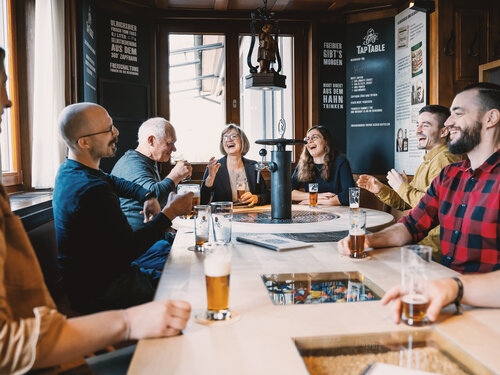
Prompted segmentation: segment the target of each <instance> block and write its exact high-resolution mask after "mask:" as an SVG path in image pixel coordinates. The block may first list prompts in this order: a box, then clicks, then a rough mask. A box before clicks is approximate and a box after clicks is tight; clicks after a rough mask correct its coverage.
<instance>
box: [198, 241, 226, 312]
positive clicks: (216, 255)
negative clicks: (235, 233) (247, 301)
mask: <svg viewBox="0 0 500 375" xmlns="http://www.w3.org/2000/svg"><path fill="white" fill-rule="evenodd" d="M203 252H204V255H205V259H204V260H203V267H204V270H205V281H206V283H207V312H206V314H205V318H206V319H207V320H228V319H230V318H231V310H229V275H230V271H231V252H232V245H231V244H229V243H223V242H208V243H206V244H204V245H203Z"/></svg>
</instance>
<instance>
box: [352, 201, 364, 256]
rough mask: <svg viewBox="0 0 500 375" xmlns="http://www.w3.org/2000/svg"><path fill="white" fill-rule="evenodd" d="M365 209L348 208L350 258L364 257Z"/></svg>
mask: <svg viewBox="0 0 500 375" xmlns="http://www.w3.org/2000/svg"><path fill="white" fill-rule="evenodd" d="M365 231H366V211H365V210H359V211H353V210H349V251H350V253H351V254H350V255H349V256H350V257H351V258H356V259H360V258H364V257H366V253H365V234H366V233H365Z"/></svg>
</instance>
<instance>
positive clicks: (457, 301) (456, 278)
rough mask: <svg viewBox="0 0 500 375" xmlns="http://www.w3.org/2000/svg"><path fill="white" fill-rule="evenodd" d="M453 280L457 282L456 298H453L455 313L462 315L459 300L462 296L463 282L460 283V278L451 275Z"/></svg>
mask: <svg viewBox="0 0 500 375" xmlns="http://www.w3.org/2000/svg"><path fill="white" fill-rule="evenodd" d="M452 279H453V280H455V282H456V283H457V286H458V292H457V298H455V301H453V303H454V304H455V307H456V308H457V312H456V314H457V315H462V311H463V309H462V305H461V304H460V301H461V300H462V297H463V296H464V284H463V283H462V280H460V279H459V278H458V277H452Z"/></svg>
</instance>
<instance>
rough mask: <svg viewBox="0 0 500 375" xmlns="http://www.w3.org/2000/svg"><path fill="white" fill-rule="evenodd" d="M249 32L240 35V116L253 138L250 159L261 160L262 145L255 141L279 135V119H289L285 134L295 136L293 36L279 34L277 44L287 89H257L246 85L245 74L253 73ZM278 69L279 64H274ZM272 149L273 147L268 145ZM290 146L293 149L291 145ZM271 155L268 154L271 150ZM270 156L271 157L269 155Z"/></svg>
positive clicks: (251, 139) (249, 135) (253, 56)
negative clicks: (248, 58) (249, 53)
mask: <svg viewBox="0 0 500 375" xmlns="http://www.w3.org/2000/svg"><path fill="white" fill-rule="evenodd" d="M251 41H252V38H251V37H250V36H240V62H239V66H240V119H241V124H240V125H241V126H242V128H243V130H244V131H245V133H246V135H247V136H248V139H249V140H250V144H251V147H250V151H249V152H248V154H247V156H248V158H249V159H254V160H260V156H259V150H260V149H261V148H262V147H263V146H261V145H256V144H255V141H256V140H257V139H263V138H278V137H279V135H278V130H277V126H278V121H279V120H280V119H281V118H283V119H285V121H286V132H285V138H293V137H294V117H293V91H294V89H293V37H289V36H280V37H278V48H279V52H280V56H281V64H282V67H281V72H280V74H283V75H285V76H286V86H287V87H286V89H284V90H254V89H246V88H245V84H246V82H245V77H246V76H247V75H248V74H250V73H249V67H248V64H247V55H248V51H249V50H250V43H251ZM258 43H259V40H258V36H256V42H255V46H254V49H253V53H252V65H254V66H255V65H257V52H258ZM272 67H273V68H274V69H275V70H277V69H278V64H277V63H276V64H274V66H272ZM266 148H268V149H269V150H272V149H273V148H272V147H270V146H267V147H266ZM289 149H293V148H292V147H289ZM268 155H269V154H268ZM268 160H269V157H268Z"/></svg>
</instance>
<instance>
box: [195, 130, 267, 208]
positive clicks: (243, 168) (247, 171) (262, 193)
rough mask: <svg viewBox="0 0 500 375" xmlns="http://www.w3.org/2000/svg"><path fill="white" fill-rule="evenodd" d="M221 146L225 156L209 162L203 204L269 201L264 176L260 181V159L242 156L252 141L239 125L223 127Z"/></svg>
mask: <svg viewBox="0 0 500 375" xmlns="http://www.w3.org/2000/svg"><path fill="white" fill-rule="evenodd" d="M219 149H220V152H221V153H222V154H223V155H224V156H223V157H222V158H220V159H219V160H217V159H216V158H214V157H213V158H211V159H210V161H209V162H208V165H207V169H206V171H205V174H204V176H203V183H202V185H201V204H207V203H208V202H225V201H229V202H236V203H239V204H242V205H248V206H254V205H263V204H268V203H269V202H270V193H269V190H268V188H267V186H266V183H265V181H264V179H263V178H261V179H259V182H258V183H257V171H256V169H255V165H256V164H257V162H256V161H254V160H249V159H246V158H244V157H243V156H244V155H246V153H247V152H248V150H249V149H250V142H249V141H248V138H247V136H246V135H245V133H244V132H243V130H242V129H241V128H240V127H239V126H238V125H235V124H228V125H226V127H225V128H224V129H223V130H222V133H221V137H220V145H219Z"/></svg>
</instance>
